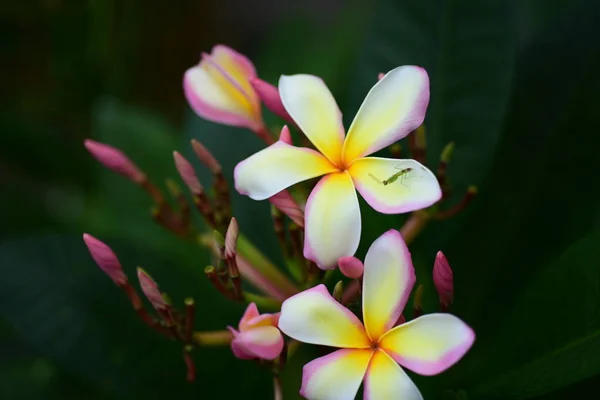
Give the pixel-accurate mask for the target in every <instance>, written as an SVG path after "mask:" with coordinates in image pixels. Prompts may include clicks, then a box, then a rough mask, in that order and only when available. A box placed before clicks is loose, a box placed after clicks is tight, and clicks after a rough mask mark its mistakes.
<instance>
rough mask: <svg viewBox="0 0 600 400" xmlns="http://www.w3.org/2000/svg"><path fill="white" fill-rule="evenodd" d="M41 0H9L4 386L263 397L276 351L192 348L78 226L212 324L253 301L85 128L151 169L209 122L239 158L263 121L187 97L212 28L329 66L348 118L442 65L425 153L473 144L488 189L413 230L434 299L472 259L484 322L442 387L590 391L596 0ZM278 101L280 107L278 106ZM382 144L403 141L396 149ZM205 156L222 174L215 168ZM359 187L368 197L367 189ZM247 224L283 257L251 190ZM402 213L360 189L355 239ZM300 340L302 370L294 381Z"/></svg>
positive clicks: (289, 67) (599, 361)
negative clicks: (191, 363)
mask: <svg viewBox="0 0 600 400" xmlns="http://www.w3.org/2000/svg"><path fill="white" fill-rule="evenodd" d="M166 4H167V3H165V2H162V1H141V0H129V1H117V0H88V1H79V0H37V1H33V0H31V1H23V2H17V1H13V2H9V3H6V4H3V5H2V6H1V7H0V18H1V21H2V31H1V32H2V34H1V35H0V41H1V43H2V49H3V62H2V68H1V69H0V71H2V75H1V82H2V96H3V102H2V107H1V108H0V115H1V119H0V129H1V136H0V184H1V189H0V190H1V193H2V196H0V268H2V270H1V271H2V274H1V275H0V355H1V356H0V396H1V397H2V398H23V399H52V398H61V399H64V398H74V399H79V398H89V399H106V398H147V399H155V398H156V399H159V398H161V399H164V398H205V399H212V398H232V399H235V398H242V396H244V397H245V398H257V399H268V398H270V396H271V390H272V388H271V382H270V378H269V374H268V371H266V370H262V369H260V368H259V367H257V366H256V365H254V364H253V363H251V362H247V361H246V362H245V361H239V360H236V359H235V358H234V357H233V356H232V355H231V353H230V351H229V350H228V349H227V348H216V349H201V350H199V351H196V352H195V354H194V357H195V360H196V365H197V368H198V371H199V374H198V375H199V376H198V380H197V382H196V383H194V384H188V383H186V382H185V379H184V374H185V369H184V366H183V363H182V361H181V357H180V351H181V349H180V345H179V344H177V343H173V342H169V341H168V340H165V339H163V338H161V337H159V336H158V335H156V334H155V333H153V332H151V331H149V330H147V329H145V327H144V326H143V325H142V324H141V323H140V322H139V321H138V320H137V319H136V316H135V315H134V313H133V312H132V311H131V310H130V308H129V304H128V302H127V300H126V299H125V298H124V297H123V295H122V294H121V293H120V292H119V290H118V289H117V288H115V287H114V286H113V285H112V283H111V282H110V281H109V279H107V278H106V277H105V276H104V275H103V274H102V273H101V272H100V271H99V270H98V269H97V267H96V266H95V265H94V264H93V262H92V261H91V259H90V258H89V255H88V254H87V251H86V249H85V247H84V246H83V242H82V240H81V233H82V232H90V233H91V234H93V235H95V236H97V237H99V238H100V239H102V240H104V241H106V242H107V243H109V244H110V245H111V246H112V247H113V248H114V249H115V251H116V252H117V254H118V255H119V257H120V258H121V260H122V262H123V264H124V265H125V268H126V270H127V271H128V272H129V273H133V271H134V268H135V267H136V266H137V265H142V266H143V267H144V268H145V269H146V270H147V271H148V272H149V273H151V274H152V276H153V277H154V278H155V279H156V280H157V281H158V282H159V283H160V285H161V289H163V290H165V291H167V292H169V293H170V294H171V296H172V297H173V299H174V302H175V303H176V304H181V301H182V299H183V298H184V297H185V296H190V295H191V296H193V297H195V298H196V300H197V304H198V317H197V326H196V327H197V329H221V328H223V327H224V326H225V325H227V324H235V323H236V322H237V320H238V319H239V316H240V315H241V312H242V310H243V306H242V305H238V304H233V303H230V302H227V301H225V300H222V299H220V298H218V294H217V293H216V292H215V290H214V289H213V288H212V287H211V286H209V285H208V284H207V283H206V281H205V279H204V276H203V274H202V269H203V267H204V266H205V265H206V263H208V257H207V255H206V253H205V252H204V251H202V250H201V249H199V248H197V247H194V246H191V245H187V244H184V243H181V242H179V241H178V240H176V239H175V238H173V237H172V236H171V235H169V234H168V233H166V232H164V231H163V230H162V229H160V228H159V227H158V226H156V225H155V224H154V223H152V221H151V220H150V219H149V218H148V210H149V207H150V203H149V201H148V199H147V198H146V197H145V196H144V195H143V194H142V193H140V192H139V191H138V190H137V189H136V188H135V187H132V185H130V184H128V182H126V181H125V180H124V179H122V178H120V177H118V176H115V175H113V174H111V173H108V172H105V171H104V170H102V169H101V168H100V167H99V166H98V165H96V163H94V162H93V160H91V158H90V157H89V155H88V154H87V153H86V152H85V150H84V149H83V146H82V140H83V139H84V138H87V137H91V138H93V139H96V140H99V141H103V142H106V143H110V144H112V145H115V146H117V147H120V148H122V149H123V150H125V151H126V152H127V153H128V154H129V155H130V156H131V158H132V159H133V160H135V162H136V163H138V164H139V165H140V167H142V168H143V169H144V170H145V171H147V172H148V174H149V175H150V176H151V177H152V178H153V180H155V181H156V182H162V181H163V179H164V178H165V177H167V176H173V177H175V176H176V171H175V168H174V166H173V163H172V156H171V152H172V151H173V150H179V151H181V152H183V153H184V154H190V149H189V146H188V140H189V139H190V138H192V137H195V138H197V139H199V140H201V141H202V142H203V143H205V144H206V145H207V146H208V147H209V148H210V149H211V150H213V151H214V153H215V155H217V156H218V158H219V159H220V160H221V161H222V162H223V165H224V167H225V172H226V173H227V176H228V178H231V171H232V168H233V166H234V165H235V164H236V163H237V162H238V161H240V160H241V159H243V158H244V157H247V156H248V155H250V154H252V153H253V152H254V151H256V150H257V149H260V148H261V146H262V145H261V143H260V141H259V140H258V139H257V138H255V137H254V136H253V135H252V134H251V133H249V132H246V131H243V130H241V129H235V128H227V127H221V126H217V125H215V124H212V123H209V122H205V121H202V120H200V119H199V118H198V117H196V116H195V115H194V114H193V113H192V112H191V110H189V108H188V107H187V105H186V103H185V100H184V98H183V95H182V89H181V79H182V74H183V72H184V71H185V69H187V68H188V67H189V66H191V65H193V64H195V63H196V62H197V61H198V57H199V53H200V51H208V50H209V49H210V47H211V46H212V45H214V44H215V43H225V44H228V45H230V46H232V47H234V48H236V49H238V50H240V51H242V52H244V53H245V54H247V55H248V56H249V57H251V58H252V60H253V61H255V63H256V65H257V67H258V71H259V74H260V76H261V77H263V78H264V79H266V80H268V81H270V82H272V83H275V82H276V81H277V77H278V76H279V75H280V74H282V73H283V74H292V73H301V72H303V73H313V74H317V75H320V76H322V77H323V78H324V79H325V81H326V82H327V84H328V86H329V87H330V88H331V89H332V91H333V92H334V94H335V96H336V98H337V99H338V102H339V104H340V107H341V108H342V111H343V112H344V115H345V119H346V121H347V122H348V123H349V122H350V121H351V119H352V117H353V115H354V113H355V112H356V110H357V108H358V106H359V105H360V103H361V101H362V99H363V98H364V95H365V94H366V92H367V91H368V89H369V88H370V87H371V86H372V85H373V84H374V82H375V80H376V77H377V73H379V72H384V71H388V70H389V69H391V68H393V67H395V66H398V65H404V64H416V65H421V66H423V67H425V68H426V69H427V71H428V73H429V75H430V79H431V103H430V107H429V110H428V114H427V119H426V125H427V128H428V139H429V140H428V145H429V162H430V163H431V164H430V165H432V166H434V165H435V162H436V159H437V155H438V154H439V151H440V150H441V148H442V147H443V146H444V145H445V144H446V143H447V142H449V141H454V142H455V143H456V151H455V155H454V159H453V160H452V163H451V165H450V170H449V174H450V178H451V181H452V183H453V185H454V189H455V195H454V197H453V198H452V199H451V201H452V202H453V201H458V199H459V198H460V195H461V193H463V192H464V191H465V190H466V188H467V187H468V185H470V184H476V185H478V186H479V188H480V194H479V196H478V197H477V198H476V200H475V201H474V202H473V203H472V205H471V206H470V207H469V209H468V210H467V211H466V212H464V213H462V214H461V215H460V216H459V217H457V218H454V219H452V220H450V221H445V222H438V223H433V224H431V225H430V226H429V228H428V229H427V230H426V232H425V233H424V234H423V235H421V236H420V237H419V238H418V239H417V240H416V241H415V242H414V244H413V245H412V246H411V251H412V252H413V255H414V262H415V266H416V268H417V276H418V279H419V282H420V283H422V284H423V285H424V289H425V308H426V310H425V311H426V312H432V311H435V310H436V296H435V291H434V288H433V285H432V282H431V267H432V265H433V259H434V256H435V253H436V251H438V250H443V251H444V252H445V253H446V255H447V257H448V259H449V260H450V263H451V265H452V268H453V269H454V276H455V287H456V295H455V299H456V300H455V307H454V308H453V310H452V311H453V312H454V313H455V314H457V315H459V316H460V317H461V318H463V319H464V320H465V321H467V322H468V323H469V324H470V325H472V326H473V327H474V328H475V331H476V332H477V341H476V344H475V346H474V347H473V349H472V351H471V352H470V353H469V354H468V355H467V356H466V357H465V359H464V360H463V361H461V362H460V363H459V364H458V365H457V366H455V367H454V368H452V369H451V370H449V371H448V372H446V373H443V374H441V375H439V376H436V377H415V380H416V382H417V383H418V385H419V387H420V388H421V389H422V391H423V393H424V395H425V398H426V399H436V398H440V399H466V398H468V399H527V398H538V399H542V398H543V399H574V398H578V399H581V398H594V397H595V396H594V395H596V396H597V390H598V385H600V380H599V379H598V375H599V374H600V227H599V225H600V200H599V198H600V193H599V190H598V182H599V178H598V176H599V175H600V167H599V163H598V161H599V160H600V157H599V154H600V152H599V144H600V140H598V135H599V134H600V116H599V115H600V114H598V113H599V111H598V110H599V109H600V95H599V93H600V32H599V28H598V21H599V20H600V3H598V2H597V1H594V0H587V1H586V0H512V1H509V0H470V1H468V0H402V1H400V0H379V1H378V2H370V1H366V0H364V1H353V2H342V1H334V0H330V1H327V2H322V1H316V0H315V1H310V2H294V1H291V0H290V1H283V2H282V1H274V0H273V1H256V2H252V4H250V5H249V4H245V2H242V1H239V0H228V1H190V0H186V1H173V2H168V5H166ZM269 122H271V123H279V124H280V121H277V120H276V119H275V118H271V117H269ZM383 153H385V152H383ZM200 175H201V177H202V179H204V180H206V179H208V175H206V174H204V175H203V174H200ZM363 205H364V204H363ZM234 208H235V210H234V211H235V215H236V216H237V217H238V218H239V220H240V223H241V226H242V229H243V230H244V231H245V232H246V233H247V234H248V236H250V237H251V238H252V239H253V240H254V241H255V243H256V244H257V245H258V246H259V247H260V248H261V249H262V250H263V251H265V252H266V253H267V254H269V255H270V256H271V257H272V258H273V259H275V260H276V261H280V255H279V254H278V253H277V250H276V249H275V248H274V244H275V237H274V235H273V234H272V233H271V230H270V222H269V210H268V205H267V204H265V203H257V202H253V201H251V200H249V199H247V198H242V197H241V196H235V198H234ZM404 218H405V217H404V216H383V215H380V214H377V213H376V212H374V211H372V210H370V209H368V208H367V207H363V225H364V232H363V236H362V242H361V248H360V250H359V254H360V255H363V254H364V251H365V249H366V248H367V247H368V245H369V244H370V243H371V242H372V241H373V240H374V239H375V238H376V237H377V236H379V235H380V234H381V233H382V232H383V231H385V230H386V229H389V228H399V227H400V226H401V224H402V221H403V220H404ZM314 356H315V353H314V349H310V348H309V347H301V349H300V351H299V353H298V354H297V356H295V357H294V358H293V359H292V362H291V363H290V365H289V367H288V368H287V370H286V371H285V372H284V384H285V393H286V397H285V400H288V399H294V398H297V394H296V393H297V390H298V386H299V378H300V368H301V366H302V364H303V363H304V362H306V360H309V359H311V358H312V357H314Z"/></svg>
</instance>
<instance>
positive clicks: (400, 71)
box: [234, 66, 441, 269]
mask: <svg viewBox="0 0 600 400" xmlns="http://www.w3.org/2000/svg"><path fill="white" fill-rule="evenodd" d="M279 93H280V96H281V100H282V102H283V105H284V106H285V109H286V111H287V112H288V114H289V115H290V116H291V118H292V119H293V120H294V121H295V123H296V125H297V126H298V127H299V128H300V129H301V130H302V131H303V132H304V134H305V135H306V136H307V137H308V139H309V140H310V141H311V142H312V143H313V145H314V146H315V147H316V148H317V150H318V151H314V150H312V149H308V148H302V147H294V146H291V145H290V144H288V143H286V142H284V141H282V140H280V141H278V142H276V143H275V144H273V145H271V146H269V147H267V148H266V149H264V150H262V151H260V152H258V153H256V154H254V155H252V156H251V157H249V158H248V159H246V160H244V161H242V162H241V163H239V164H238V165H237V167H236V169H235V173H234V176H235V185H236V188H237V190H238V191H239V192H240V193H242V194H246V195H248V196H249V197H251V198H252V199H255V200H264V199H267V198H269V197H271V196H273V195H275V194H276V193H278V192H280V191H281V190H284V189H286V188H287V187H289V186H291V185H294V184H296V183H298V182H301V181H304V180H307V179H310V178H315V177H318V176H322V175H325V176H324V177H323V178H321V180H320V181H319V183H318V184H317V185H316V187H315V188H314V190H313V191H312V193H311V194H310V196H309V198H308V201H307V204H306V210H305V212H306V216H305V228H306V231H305V243H304V256H305V257H306V258H307V259H310V260H313V261H315V262H316V263H317V265H319V267H320V268H323V269H331V268H334V267H335V265H336V262H337V260H338V258H340V257H343V256H351V255H353V254H354V252H355V251H356V249H357V248H358V243H359V240H360V233H361V218H360V209H359V204H358V197H357V195H356V190H358V191H359V192H360V194H361V195H362V196H363V198H364V199H365V200H366V201H367V203H369V205H370V206H371V207H373V208H374V209H375V210H377V211H379V212H382V213H386V214H397V213H405V212H410V211H414V210H417V209H421V208H425V207H428V206H430V205H432V204H433V203H435V202H436V201H438V200H439V199H440V197H441V190H440V186H439V184H438V182H437V179H436V177H435V176H434V175H433V174H432V173H431V171H429V170H428V169H427V168H425V167H424V166H423V165H421V164H419V163H418V162H416V161H414V160H398V159H387V158H377V157H366V156H368V155H369V154H372V153H374V152H376V151H378V150H381V149H383V148H384V147H386V146H388V145H390V144H392V143H394V142H396V141H398V140H399V139H402V138H403V137H405V136H406V135H408V134H409V133H410V132H411V131H413V130H415V129H416V128H418V127H419V126H420V125H421V124H422V123H423V119H424V118H425V111H426V109H427V105H428V103H429V78H428V76H427V73H426V72H425V70H423V69H422V68H419V67H414V66H403V67H398V68H396V69H394V70H392V71H390V72H389V73H388V74H386V75H385V76H384V77H383V78H382V79H381V80H380V81H379V82H377V84H376V85H375V86H374V87H373V88H372V89H371V91H370V92H369V93H368V95H367V97H366V99H365V100H364V102H363V104H362V106H361V107H360V109H359V111H358V114H357V115H356V117H355V119H354V121H353V122H352V125H351V126H350V129H349V130H348V134H347V135H345V134H344V127H343V125H342V114H341V112H340V110H339V108H338V106H337V104H336V102H335V100H334V98H333V96H332V95H331V93H330V92H329V90H328V89H327V86H325V84H324V83H323V81H322V80H321V79H319V78H317V77H315V76H312V75H293V76H282V77H281V79H280V80H279ZM400 171H408V172H407V173H405V174H403V176H401V177H399V179H397V181H396V182H393V183H390V184H384V182H383V181H384V180H386V179H388V178H389V177H391V176H393V175H395V174H397V173H398V172H400Z"/></svg>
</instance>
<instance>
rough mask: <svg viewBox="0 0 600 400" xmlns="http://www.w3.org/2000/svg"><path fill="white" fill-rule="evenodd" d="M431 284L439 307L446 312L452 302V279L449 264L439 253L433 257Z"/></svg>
mask: <svg viewBox="0 0 600 400" xmlns="http://www.w3.org/2000/svg"><path fill="white" fill-rule="evenodd" d="M433 283H434V285H435V288H436V290H437V292H438V296H439V298H440V306H441V307H442V309H443V310H444V311H446V310H448V307H450V305H451V304H452V302H453V301H454V278H453V276H452V269H451V268H450V264H449V263H448V260H447V259H446V256H445V255H444V253H442V252H441V251H438V253H437V255H436V256H435V263H434V264H433Z"/></svg>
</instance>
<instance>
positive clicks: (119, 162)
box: [84, 139, 146, 183]
mask: <svg viewBox="0 0 600 400" xmlns="http://www.w3.org/2000/svg"><path fill="white" fill-rule="evenodd" d="M84 146H85V148H86V149H87V150H88V151H89V152H90V154H91V155H92V156H93V157H94V158H95V159H96V160H98V162H99V163H100V164H102V165H103V166H104V167H106V168H108V169H110V170H111V171H114V172H116V173H118V174H120V175H123V176H124V177H125V178H127V179H129V180H131V181H133V182H135V183H142V182H143V181H144V180H146V175H145V174H144V173H143V172H142V171H140V169H139V168H138V167H137V166H136V165H135V164H134V163H133V162H132V161H131V160H130V159H129V158H128V157H127V156H126V155H125V153H123V152H122V151H121V150H119V149H117V148H115V147H112V146H109V145H107V144H103V143H99V142H96V141H93V140H90V139H87V140H86V141H85V142H84Z"/></svg>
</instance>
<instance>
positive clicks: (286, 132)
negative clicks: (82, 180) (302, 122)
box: [279, 125, 294, 145]
mask: <svg viewBox="0 0 600 400" xmlns="http://www.w3.org/2000/svg"><path fill="white" fill-rule="evenodd" d="M279 140H280V141H282V142H283V143H287V144H289V145H293V144H294V143H293V142H292V134H291V133H290V129H289V128H288V127H287V125H285V126H284V127H283V128H281V133H280V134H279Z"/></svg>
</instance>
